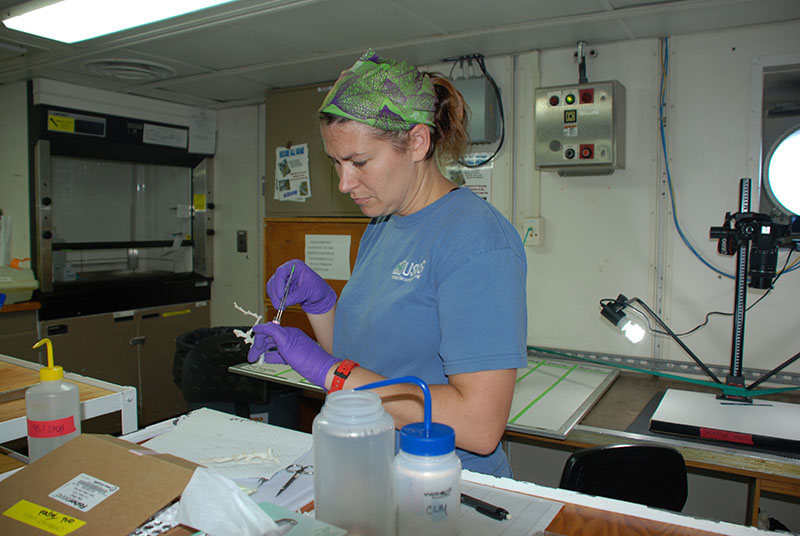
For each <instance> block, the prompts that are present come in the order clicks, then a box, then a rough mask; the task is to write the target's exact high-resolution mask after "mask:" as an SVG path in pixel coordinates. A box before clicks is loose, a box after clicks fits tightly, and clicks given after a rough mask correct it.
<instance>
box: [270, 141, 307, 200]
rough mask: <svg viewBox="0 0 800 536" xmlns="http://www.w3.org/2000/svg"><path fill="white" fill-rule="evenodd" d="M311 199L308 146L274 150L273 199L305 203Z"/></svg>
mask: <svg viewBox="0 0 800 536" xmlns="http://www.w3.org/2000/svg"><path fill="white" fill-rule="evenodd" d="M309 197H311V180H310V177H309V173H308V144H307V143H302V144H300V145H292V146H291V147H278V148H277V149H275V199H277V200H278V201H298V202H301V203H303V202H305V200H306V199H308V198H309Z"/></svg>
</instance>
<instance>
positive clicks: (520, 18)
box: [394, 0, 611, 33]
mask: <svg viewBox="0 0 800 536" xmlns="http://www.w3.org/2000/svg"><path fill="white" fill-rule="evenodd" d="M394 3H396V4H398V5H402V6H403V7H405V8H406V9H407V10H408V11H409V12H411V13H419V14H420V16H422V17H424V18H425V19H426V20H429V21H431V24H433V25H434V26H436V27H438V28H441V29H442V30H443V31H445V32H449V33H453V32H463V31H467V30H472V29H474V28H476V27H496V26H509V25H514V24H519V23H520V22H524V21H535V20H547V19H558V18H560V17H569V16H575V15H581V14H586V13H596V12H607V11H611V9H610V8H609V4H608V2H607V1H605V0H570V1H568V2H567V1H561V2H554V1H552V0H503V1H502V2H497V1H495V2H474V1H467V2H436V1H431V0H395V2H394Z"/></svg>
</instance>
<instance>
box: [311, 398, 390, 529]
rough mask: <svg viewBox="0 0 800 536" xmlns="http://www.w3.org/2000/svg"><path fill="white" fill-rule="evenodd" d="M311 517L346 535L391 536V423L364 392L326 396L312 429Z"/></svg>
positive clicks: (377, 401)
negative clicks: (312, 491) (312, 489)
mask: <svg viewBox="0 0 800 536" xmlns="http://www.w3.org/2000/svg"><path fill="white" fill-rule="evenodd" d="M312 433H313V442H314V516H315V517H316V518H317V519H319V520H320V521H324V522H325V523H330V524H331V525H334V526H337V527H340V528H343V529H346V530H347V531H348V534H349V535H351V536H386V535H391V534H393V533H394V516H393V514H394V503H393V499H392V490H393V488H392V461H393V458H394V420H393V419H392V417H391V415H389V414H388V413H386V411H385V410H384V409H383V406H382V405H381V399H380V398H379V397H378V395H376V394H375V393H371V392H368V391H349V390H348V391H336V392H334V393H330V394H329V395H328V397H327V399H326V400H325V404H324V405H323V406H322V410H321V411H320V413H319V415H317V416H316V417H315V418H314V424H313V427H312Z"/></svg>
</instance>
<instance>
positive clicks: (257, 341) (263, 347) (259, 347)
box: [247, 322, 286, 363]
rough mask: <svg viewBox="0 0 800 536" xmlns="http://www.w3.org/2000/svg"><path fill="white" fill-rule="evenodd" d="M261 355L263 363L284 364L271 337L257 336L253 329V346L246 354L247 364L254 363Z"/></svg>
mask: <svg viewBox="0 0 800 536" xmlns="http://www.w3.org/2000/svg"><path fill="white" fill-rule="evenodd" d="M270 323H271V322H270ZM262 355H263V356H264V363H286V361H284V360H283V358H282V357H281V355H280V354H279V353H278V348H277V347H276V345H275V341H273V340H272V337H268V336H266V335H259V334H258V333H257V332H256V330H255V327H254V328H253V344H252V345H251V346H250V350H248V352H247V361H248V362H249V363H255V362H256V361H258V358H259V357H261V356H262Z"/></svg>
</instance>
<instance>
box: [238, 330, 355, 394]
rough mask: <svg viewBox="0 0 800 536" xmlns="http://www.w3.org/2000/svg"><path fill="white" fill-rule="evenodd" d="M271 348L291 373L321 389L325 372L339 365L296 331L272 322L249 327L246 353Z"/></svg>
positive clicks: (310, 340)
mask: <svg viewBox="0 0 800 536" xmlns="http://www.w3.org/2000/svg"><path fill="white" fill-rule="evenodd" d="M271 346H277V348H278V354H280V356H281V357H282V358H283V360H284V361H286V363H287V364H289V365H290V366H291V367H292V368H293V369H294V370H296V371H297V372H298V373H299V374H301V375H302V376H303V377H304V378H306V379H307V380H308V381H310V382H311V383H313V384H314V385H318V386H320V387H322V388H323V389H324V388H325V379H326V377H327V376H328V371H329V370H330V369H331V367H333V365H335V364H336V363H338V362H339V361H340V360H339V359H336V358H335V357H333V356H332V355H330V354H329V353H328V352H326V351H325V350H323V349H322V348H320V346H319V345H318V344H317V343H316V342H315V341H314V340H313V339H312V338H311V337H309V336H308V335H306V334H305V333H303V331H302V330H300V329H297V328H291V327H283V326H280V325H278V324H275V323H274V322H268V323H266V324H258V325H256V326H253V346H252V348H251V349H250V352H251V353H256V352H258V353H262V352H263V351H264V350H263V349H264V348H269V347H271ZM256 359H258V356H257V355H256ZM249 360H250V356H249V355H248V361H249Z"/></svg>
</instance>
